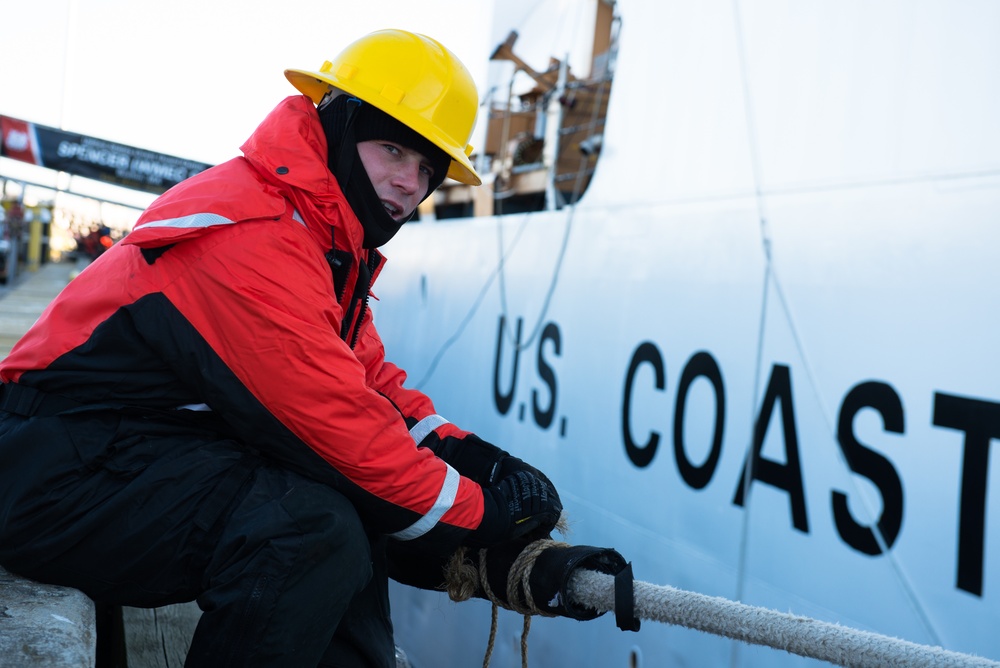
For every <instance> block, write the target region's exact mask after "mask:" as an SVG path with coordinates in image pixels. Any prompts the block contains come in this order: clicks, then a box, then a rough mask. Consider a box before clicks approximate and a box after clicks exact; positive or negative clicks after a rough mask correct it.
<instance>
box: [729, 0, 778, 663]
mask: <svg viewBox="0 0 1000 668" xmlns="http://www.w3.org/2000/svg"><path fill="white" fill-rule="evenodd" d="M732 6H733V23H734V28H735V32H736V49H737V54H738V61H739V66H740V79H741V82H742V85H743V111H744V115H745V117H746V124H747V141H748V144H749V146H748V148H749V150H750V169H751V171H752V174H753V183H754V196H755V198H756V202H757V219H758V221H759V229H760V236H761V246H762V250H763V251H764V280H763V291H764V292H763V296H762V298H761V311H760V325H759V327H758V333H757V359H756V361H755V364H754V386H753V389H752V390H751V393H752V396H753V403H752V404H751V407H752V408H751V415H753V412H755V411H756V410H757V401H758V399H759V397H760V384H761V380H762V376H761V373H762V371H763V367H764V335H765V331H766V325H767V305H768V299H767V296H768V292H769V284H770V281H771V279H772V274H771V270H772V266H771V234H770V230H769V228H768V226H767V213H766V211H765V206H764V197H763V193H762V192H761V182H762V179H761V176H760V170H761V168H760V152H759V149H758V146H757V133H756V124H755V122H754V117H753V105H752V104H751V103H750V82H749V77H748V76H747V65H746V48H745V45H744V43H743V25H742V21H741V18H740V8H739V0H732ZM755 422H756V419H754V418H752V417H751V425H750V426H751V429H750V440H749V441H748V442H747V448H746V455H745V456H744V459H743V461H744V474H743V480H742V483H741V484H742V485H743V524H742V527H741V529H740V547H739V554H738V567H737V571H736V600H738V601H739V600H742V599H743V594H744V587H745V586H746V570H747V560H748V554H749V550H750V483H751V482H752V479H753V463H754V461H755V460H756V458H755V457H754V440H755V439H756V435H755V434H756V424H755ZM740 649H741V647H740V645H739V644H738V643H732V645H730V650H729V663H730V666H736V665H737V662H738V659H739V653H740Z"/></svg>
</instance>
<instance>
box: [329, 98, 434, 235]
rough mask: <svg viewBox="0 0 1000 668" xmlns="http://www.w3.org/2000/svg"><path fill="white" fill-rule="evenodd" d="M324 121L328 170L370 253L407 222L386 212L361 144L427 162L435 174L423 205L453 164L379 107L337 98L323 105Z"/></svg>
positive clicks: (426, 141)
mask: <svg viewBox="0 0 1000 668" xmlns="http://www.w3.org/2000/svg"><path fill="white" fill-rule="evenodd" d="M319 119H320V123H321V124H322V126H323V132H324V133H325V134H326V142H327V146H328V147H329V151H328V156H327V165H328V166H329V168H330V171H331V172H333V175H334V176H335V177H337V182H338V183H339V184H340V188H341V190H343V191H344V195H345V196H346V197H347V203H348V204H349V205H350V206H351V209H353V210H354V213H355V215H357V217H358V220H360V221H361V225H362V227H363V228H364V231H365V239H364V243H363V245H364V247H365V248H378V247H379V246H381V245H382V244H384V243H386V242H387V241H389V239H392V237H393V236H394V235H395V234H396V232H398V231H399V228H400V227H402V226H403V223H405V222H406V220H404V221H402V222H396V221H395V220H393V218H392V216H390V215H389V212H388V211H386V210H385V207H384V206H382V201H381V200H380V199H379V197H378V193H376V192H375V187H374V186H373V185H372V182H371V180H370V179H369V178H368V173H367V172H366V171H365V168H364V165H363V164H362V162H361V158H360V157H358V143H359V142H363V141H369V140H372V139H381V140H385V141H391V142H393V143H396V144H399V145H400V146H405V147H406V148H408V149H412V150H414V151H417V152H418V153H420V154H421V155H423V156H424V157H425V158H427V159H428V160H429V161H430V163H431V166H432V167H433V169H434V176H433V177H431V181H430V183H429V184H428V188H427V192H426V193H425V194H424V196H423V198H421V201H422V200H424V199H427V196H428V195H430V194H431V193H432V192H434V190H435V189H436V188H437V187H438V186H440V185H441V183H443V182H444V178H445V176H446V174H447V173H448V167H449V165H450V164H451V158H450V157H449V156H448V154H447V153H445V152H444V151H442V150H441V149H439V148H438V147H437V146H435V145H434V144H432V143H431V142H429V141H428V140H427V139H424V137H422V136H421V135H419V134H417V133H416V132H414V131H413V130H411V129H410V128H409V127H407V126H405V125H403V124H402V123H400V122H399V121H397V120H396V119H394V118H393V117H391V116H389V115H388V114H386V113H385V112H383V111H381V110H380V109H378V108H377V107H374V106H372V105H370V104H367V103H365V102H362V101H361V100H359V99H358V98H356V97H351V96H350V95H338V96H337V97H335V98H333V99H332V100H330V101H328V102H326V103H325V104H321V105H320V107H319ZM411 217H412V214H411ZM407 220H409V219H407Z"/></svg>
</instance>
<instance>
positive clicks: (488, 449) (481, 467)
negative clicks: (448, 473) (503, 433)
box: [421, 433, 509, 485]
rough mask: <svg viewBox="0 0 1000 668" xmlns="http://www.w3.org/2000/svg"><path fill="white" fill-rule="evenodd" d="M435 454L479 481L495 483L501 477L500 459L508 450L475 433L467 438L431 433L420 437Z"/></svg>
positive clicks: (501, 459) (461, 473)
mask: <svg viewBox="0 0 1000 668" xmlns="http://www.w3.org/2000/svg"><path fill="white" fill-rule="evenodd" d="M424 444H426V447H429V448H430V449H431V450H432V451H433V452H434V454H435V455H437V456H438V457H440V458H441V459H443V460H445V461H446V462H448V464H450V465H451V467H452V468H453V469H455V470H456V471H458V473H459V474H460V475H462V476H464V477H466V478H469V479H471V480H474V481H475V482H476V483H478V484H480V485H492V484H494V483H495V482H496V481H498V480H500V478H501V477H503V476H501V475H500V462H501V461H503V460H504V459H506V458H508V457H509V455H508V454H507V452H506V451H505V450H501V449H500V448H498V447H497V446H495V445H493V444H492V443H489V442H487V441H484V440H483V439H481V438H479V437H478V436H476V435H475V434H468V435H467V436H465V438H458V437H456V436H446V437H445V438H438V437H437V434H434V433H431V434H430V435H429V436H428V437H427V438H425V439H424V440H423V441H421V445H424Z"/></svg>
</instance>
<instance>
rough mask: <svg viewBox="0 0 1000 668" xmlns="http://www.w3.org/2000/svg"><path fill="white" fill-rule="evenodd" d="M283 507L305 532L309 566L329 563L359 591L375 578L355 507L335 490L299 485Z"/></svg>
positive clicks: (304, 557)
mask: <svg viewBox="0 0 1000 668" xmlns="http://www.w3.org/2000/svg"><path fill="white" fill-rule="evenodd" d="M281 506H282V508H283V509H284V510H285V512H287V513H288V515H289V517H290V518H292V519H293V520H294V521H295V522H296V524H297V526H298V527H300V529H301V531H302V539H303V542H302V554H301V556H300V558H301V559H302V560H303V562H304V563H305V564H307V565H310V564H311V565H316V566H320V565H321V564H324V563H326V564H327V565H328V567H330V568H332V569H335V571H336V572H337V576H338V577H340V578H346V577H350V578H351V579H353V580H355V583H356V586H357V588H358V590H360V589H361V588H363V587H364V586H365V585H366V584H367V583H368V581H369V580H370V579H371V576H372V564H371V561H372V555H371V543H370V540H369V537H368V534H367V533H366V531H365V528H364V525H363V524H362V522H361V518H360V517H359V516H358V513H357V511H356V510H355V508H354V505H353V504H351V502H350V501H348V500H347V498H346V497H344V495H342V494H341V493H339V492H337V491H336V490H334V489H332V488H330V487H328V486H326V485H323V484H321V483H318V482H314V481H311V480H308V481H306V484H302V485H296V486H295V488H293V489H292V490H290V491H289V493H288V494H287V495H285V496H284V497H283V498H282V499H281Z"/></svg>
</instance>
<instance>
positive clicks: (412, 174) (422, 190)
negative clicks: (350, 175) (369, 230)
mask: <svg viewBox="0 0 1000 668" xmlns="http://www.w3.org/2000/svg"><path fill="white" fill-rule="evenodd" d="M358 156H359V157H360V158H361V164H363V165H364V167H365V171H366V172H368V178H369V180H371V182H372V186H374V187H375V192H376V193H377V194H378V198H379V199H380V200H381V201H382V206H384V207H385V210H386V211H387V212H388V213H389V215H390V216H391V217H392V219H393V220H395V221H396V222H401V221H405V220H407V219H408V218H409V217H410V215H411V214H412V213H413V211H414V210H415V209H416V208H417V205H418V204H420V201H421V200H422V199H424V195H426V194H427V188H428V186H429V184H430V180H431V177H433V176H434V168H433V167H431V163H430V161H429V160H428V159H427V158H425V157H424V156H423V155H422V154H420V153H417V152H416V151H414V150H413V149H409V148H406V147H405V146H402V145H400V144H397V143H395V142H391V141H384V140H380V139H372V140H369V141H363V142H358Z"/></svg>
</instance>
